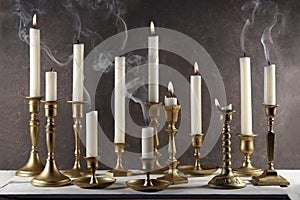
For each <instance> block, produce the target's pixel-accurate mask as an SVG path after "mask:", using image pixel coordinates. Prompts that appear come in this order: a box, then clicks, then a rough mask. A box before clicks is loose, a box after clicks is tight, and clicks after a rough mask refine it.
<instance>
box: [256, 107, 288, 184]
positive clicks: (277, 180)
mask: <svg viewBox="0 0 300 200" xmlns="http://www.w3.org/2000/svg"><path fill="white" fill-rule="evenodd" d="M264 106H265V112H266V116H267V118H268V127H269V129H268V134H267V153H268V161H269V165H268V169H266V170H264V172H263V174H262V175H260V176H254V177H252V180H253V183H254V184H255V185H279V186H287V185H289V184H290V183H289V182H288V181H287V180H286V179H285V178H283V177H282V176H279V175H278V174H277V172H276V170H275V168H274V144H275V132H274V118H275V116H276V110H277V107H278V105H264Z"/></svg>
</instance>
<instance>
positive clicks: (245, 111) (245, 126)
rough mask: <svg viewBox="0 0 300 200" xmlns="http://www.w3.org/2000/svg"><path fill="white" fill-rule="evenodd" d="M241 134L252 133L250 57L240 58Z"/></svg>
mask: <svg viewBox="0 0 300 200" xmlns="http://www.w3.org/2000/svg"><path fill="white" fill-rule="evenodd" d="M240 79H241V134H243V135H252V134H253V133H252V99H251V65H250V57H243V58H240Z"/></svg>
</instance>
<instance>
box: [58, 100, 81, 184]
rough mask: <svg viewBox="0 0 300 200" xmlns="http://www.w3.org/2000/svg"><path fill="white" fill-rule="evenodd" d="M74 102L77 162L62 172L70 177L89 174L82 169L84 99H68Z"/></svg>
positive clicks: (75, 153)
mask: <svg viewBox="0 0 300 200" xmlns="http://www.w3.org/2000/svg"><path fill="white" fill-rule="evenodd" d="M68 103H71V104H72V112H73V118H74V125H73V129H74V136H75V152H74V155H75V162H74V166H73V168H72V169H69V170H64V171H63V172H62V173H63V174H64V175H66V176H68V177H70V178H79V177H81V176H83V175H87V172H85V171H84V170H82V169H81V164H80V134H81V129H82V124H81V120H82V117H83V105H84V103H85V102H83V101H68Z"/></svg>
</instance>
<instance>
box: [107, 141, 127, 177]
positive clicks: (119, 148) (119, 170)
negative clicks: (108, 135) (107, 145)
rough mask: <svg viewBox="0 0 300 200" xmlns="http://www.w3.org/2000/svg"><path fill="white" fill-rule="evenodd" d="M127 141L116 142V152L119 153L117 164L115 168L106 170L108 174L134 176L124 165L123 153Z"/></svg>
mask: <svg viewBox="0 0 300 200" xmlns="http://www.w3.org/2000/svg"><path fill="white" fill-rule="evenodd" d="M124 148H125V143H115V152H116V154H117V164H116V166H115V168H114V169H112V170H110V171H108V172H106V175H107V176H113V177H118V176H132V172H130V171H128V170H127V169H126V168H125V167H124V166H123V160H122V155H123V153H124Z"/></svg>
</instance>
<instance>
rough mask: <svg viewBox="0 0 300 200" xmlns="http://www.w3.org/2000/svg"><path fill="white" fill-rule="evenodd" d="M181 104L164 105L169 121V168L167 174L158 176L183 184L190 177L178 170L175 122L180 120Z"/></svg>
mask: <svg viewBox="0 0 300 200" xmlns="http://www.w3.org/2000/svg"><path fill="white" fill-rule="evenodd" d="M180 107H181V106H180V105H175V106H164V110H165V115H166V119H167V122H168V127H167V130H166V131H167V133H168V135H169V150H168V151H169V159H168V164H169V169H168V172H167V174H166V175H165V176H163V177H160V178H158V180H166V181H169V182H170V184H172V185H173V184H183V183H188V178H187V177H184V176H181V175H179V174H178V172H177V165H178V164H179V162H178V161H177V159H176V157H175V155H176V145H175V135H176V133H177V131H178V130H177V128H176V127H175V124H176V123H177V120H178V113H179V110H180Z"/></svg>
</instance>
